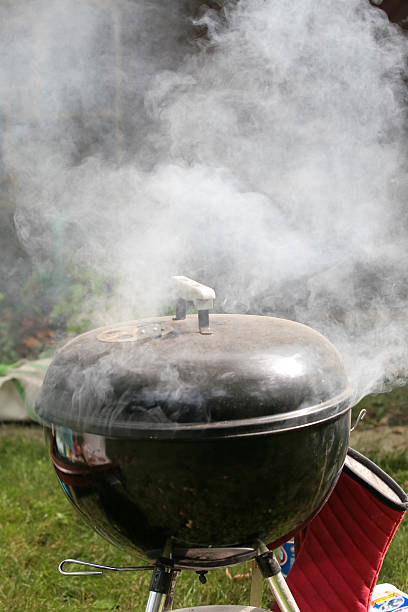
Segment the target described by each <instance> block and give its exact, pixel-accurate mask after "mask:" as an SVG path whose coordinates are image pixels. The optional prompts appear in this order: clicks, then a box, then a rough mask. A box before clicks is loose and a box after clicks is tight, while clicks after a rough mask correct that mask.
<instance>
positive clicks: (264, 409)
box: [36, 315, 350, 437]
mask: <svg viewBox="0 0 408 612" xmlns="http://www.w3.org/2000/svg"><path fill="white" fill-rule="evenodd" d="M211 331H212V333H211V334H210V335H202V334H200V333H199V332H198V328H197V317H196V316H194V315H191V316H188V317H187V318H186V319H185V320H180V321H176V320H173V319H172V318H171V317H159V318H153V319H146V320H144V321H130V322H126V323H120V324H119V325H115V326H110V327H104V328H100V329H96V330H94V331H91V332H88V333H85V334H82V335H80V336H78V337H77V338H75V339H74V340H72V341H71V342H69V343H68V344H67V345H66V346H65V347H63V348H62V349H61V350H60V351H59V352H58V353H57V354H56V356H55V358H54V360H53V362H52V364H51V365H50V367H49V369H48V371H47V374H46V377H45V380H44V384H43V388H42V391H41V394H40V397H39V400H38V402H37V409H36V410H37V414H38V415H39V417H40V418H41V419H42V420H43V421H44V422H45V423H47V424H56V425H63V426H67V427H70V428H72V429H74V430H76V431H87V432H91V433H99V434H102V435H110V436H121V437H122V436H124V437H135V436H143V437H146V436H153V437H169V436H170V437H174V436H184V435H198V436H200V435H202V433H203V431H205V435H206V437H208V436H209V435H219V434H220V433H221V434H222V435H242V434H245V433H256V432H258V433H261V432H266V431H281V430H287V429H292V428H297V427H304V426H307V425H310V424H313V423H317V422H320V421H325V420H328V419H331V418H334V417H335V416H337V415H338V414H341V413H343V412H345V411H346V410H348V409H349V407H350V398H349V390H348V385H347V378H346V375H345V372H344V368H343V364H342V361H341V358H340V356H339V354H338V352H337V351H336V349H335V348H334V346H333V345H332V344H331V343H330V342H329V341H328V340H327V339H326V338H324V337H323V336H322V335H321V334H319V333H318V332H316V331H315V330H313V329H311V328H310V327H307V326H305V325H302V324H300V323H295V322H293V321H287V320H284V319H277V318H273V317H260V316H252V315H212V317H211Z"/></svg>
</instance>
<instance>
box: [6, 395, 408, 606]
mask: <svg viewBox="0 0 408 612" xmlns="http://www.w3.org/2000/svg"><path fill="white" fill-rule="evenodd" d="M364 402H365V407H366V408H368V410H369V412H370V420H369V422H368V425H361V426H360V428H364V427H367V431H368V430H369V429H370V427H371V429H374V427H375V424H376V423H379V422H380V423H381V426H382V427H385V426H388V428H389V429H390V431H392V430H393V428H394V429H396V430H397V431H399V433H397V434H396V435H397V438H398V440H399V441H400V442H401V440H402V443H400V444H399V445H396V446H395V449H394V448H391V449H390V448H388V450H387V451H386V452H384V451H383V450H382V445H381V439H378V437H377V438H375V437H374V438H373V439H372V440H374V442H373V443H372V444H371V442H372V440H371V442H370V443H369V444H368V446H367V444H366V443H365V442H364V439H363V438H360V443H359V444H354V443H353V446H355V447H357V448H362V447H364V448H362V450H364V452H365V453H366V454H368V455H369V456H371V458H373V459H374V460H375V461H376V462H377V463H378V464H379V465H381V467H383V469H385V470H386V471H387V472H388V473H389V474H391V475H392V476H393V477H394V478H395V480H397V482H398V483H399V484H400V485H401V486H402V487H403V488H404V489H405V490H407V489H408V461H407V448H408V440H407V429H406V427H405V414H407V413H408V410H407V405H408V391H407V390H398V392H397V397H396V396H394V394H387V395H386V396H377V397H376V398H369V399H367V400H364ZM384 404H385V407H384ZM387 406H391V410H389V409H387ZM391 413H392V414H391ZM398 415H400V417H398ZM360 431H361V429H360ZM401 432H402V433H401ZM370 444H371V447H370ZM0 458H1V462H0V568H1V570H0V571H1V580H0V610H8V611H10V612H11V611H16V612H20V611H21V612H23V611H25V610H32V611H33V612H46V611H53V612H54V611H55V610H59V611H64V612H65V611H67V612H69V611H95V610H97V611H103V610H121V611H125V612H130V611H131V610H144V605H145V601H146V595H147V593H148V584H149V575H148V574H147V573H144V572H143V573H140V574H138V573H132V574H124V575H123V574H117V573H114V574H111V575H109V574H106V575H104V576H102V577H100V576H96V577H64V576H60V575H59V574H58V572H57V565H58V563H59V561H60V560H62V559H63V558H67V557H72V558H79V559H84V560H89V561H95V562H97V563H98V562H99V563H106V564H108V565H115V564H116V565H135V564H137V563H138V560H137V559H134V558H132V557H129V555H128V554H125V553H123V552H121V551H119V550H117V549H115V548H114V547H112V546H110V545H109V544H108V543H107V542H105V541H104V540H102V538H100V537H99V536H98V535H96V534H94V533H93V532H91V530H90V529H89V527H87V526H86V525H84V524H83V523H82V522H81V520H80V519H79V518H78V516H77V514H76V513H75V511H74V510H73V509H72V508H71V507H70V505H69V504H68V503H67V501H66V500H65V499H64V496H63V494H62V492H61V491H60V490H59V487H58V485H57V481H56V477H55V475H54V474H53V471H52V469H51V467H50V464H49V460H48V457H47V451H46V447H45V444H44V440H43V435H42V431H41V430H40V429H39V428H37V427H21V426H20V427H18V426H11V425H8V426H6V425H4V426H0ZM247 569H248V566H245V565H244V566H238V567H237V568H232V570H231V573H233V574H236V573H238V572H243V571H246V570H247ZM380 581H381V582H391V583H393V584H395V585H396V586H398V587H400V588H401V589H402V590H405V591H408V520H404V522H403V524H402V525H401V526H400V528H399V530H398V532H397V535H396V536H395V538H394V541H393V542H392V544H391V547H390V550H389V553H388V555H387V558H386V560H385V563H384V566H383V569H382V572H381V576H380ZM249 586H250V585H249V580H247V579H240V580H230V579H229V578H228V577H227V576H226V575H225V572H224V571H222V570H217V571H215V572H212V573H210V575H209V580H208V583H207V584H206V585H204V586H203V585H201V584H200V583H199V581H198V578H197V576H196V575H195V574H194V573H190V572H183V573H182V574H181V577H180V579H179V582H178V585H177V589H176V600H175V607H182V606H187V605H193V604H194V605H206V604H207V605H208V604H214V603H219V604H222V603H224V604H243V605H244V604H247V603H248V601H249ZM268 599H269V598H268V595H267V593H265V596H264V601H263V606H264V607H265V608H267V607H268Z"/></svg>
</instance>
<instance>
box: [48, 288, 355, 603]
mask: <svg viewBox="0 0 408 612" xmlns="http://www.w3.org/2000/svg"><path fill="white" fill-rule="evenodd" d="M174 283H175V286H176V287H177V289H176V293H177V296H178V300H177V307H176V316H175V317H154V318H150V319H145V320H143V321H131V322H126V323H121V324H118V325H114V326H109V327H105V328H100V329H97V330H93V331H91V332H88V333H85V334H82V335H80V336H78V337H77V338H75V339H74V340H71V341H70V342H69V343H68V344H67V345H66V346H65V347H63V348H62V349H61V350H60V351H58V353H57V354H56V356H55V358H54V360H53V362H52V363H51V365H50V367H49V369H48V371H47V374H46V377H45V380H44V385H43V388H42V391H41V394H40V397H39V400H38V403H37V408H36V410H37V414H38V416H39V417H40V418H41V420H42V421H43V423H44V425H45V426H46V427H47V431H48V437H49V443H50V455H51V459H52V462H53V465H54V468H55V471H56V473H57V476H58V478H59V481H60V483H61V486H62V488H63V490H64V491H65V493H66V495H67V496H68V498H69V500H70V501H71V503H72V504H73V505H74V506H75V507H76V508H77V510H79V512H80V513H81V515H82V517H83V518H84V519H85V520H86V521H87V522H88V523H89V524H90V525H91V526H92V527H93V528H94V529H96V531H97V532H98V533H100V534H101V535H102V536H103V537H105V538H106V539H107V540H108V541H110V542H112V543H114V544H116V545H118V546H120V547H122V548H125V549H128V550H129V549H130V550H132V551H133V552H134V553H135V555H136V556H138V557H140V558H142V559H145V560H147V561H148V562H149V563H151V564H152V566H154V567H155V573H156V578H155V580H157V581H158V582H159V584H160V581H162V582H163V580H164V581H165V582H166V584H167V586H166V588H165V589H164V590H165V591H166V589H167V590H168V588H169V584H170V582H171V580H172V576H174V575H176V574H177V572H178V571H180V570H182V569H190V570H194V571H196V572H198V573H199V574H200V576H201V577H202V578H203V576H204V574H205V573H206V572H207V571H208V570H210V569H214V568H220V567H227V566H231V565H234V564H236V563H240V562H242V561H246V560H249V559H253V558H255V557H256V558H259V556H260V555H262V554H263V553H262V547H263V546H264V545H263V544H262V542H268V543H271V544H272V546H273V547H276V546H278V545H279V544H281V543H283V542H285V541H287V540H288V539H290V537H292V536H293V535H294V534H295V533H297V532H298V531H299V530H300V529H301V528H302V527H303V526H304V525H306V524H307V523H308V522H309V521H310V520H311V518H312V517H313V516H314V515H315V514H316V513H317V512H318V511H319V509H320V507H321V506H322V505H323V504H324V502H325V500H326V499H327V497H328V495H329V494H330V492H331V490H332V489H333V487H334V485H335V483H336V481H337V478H338V476H339V474H340V471H341V469H342V466H343V463H344V460H345V456H346V452H347V448H348V442H349V432H350V412H351V394H350V390H349V388H348V382H347V377H346V374H345V371H344V367H343V364H342V361H341V358H340V356H339V354H338V352H337V351H336V349H335V348H334V346H333V345H332V344H331V343H330V342H329V341H328V340H327V339H326V338H324V337H323V336H322V335H321V334H320V333H318V332H316V331H315V330H313V329H311V328H310V327H307V326H305V325H302V324H300V323H295V322H293V321H287V320H283V319H277V318H274V317H262V316H254V315H234V314H211V315H210V310H211V308H212V303H213V299H214V297H215V294H214V292H213V290H212V289H210V288H209V287H206V286H204V285H201V284H199V283H196V282H195V281H192V280H191V279H188V278H186V277H174ZM188 302H193V303H194V305H195V306H196V308H197V311H198V315H187V314H186V310H187V305H188ZM263 552H265V550H263ZM268 554H269V553H268ZM268 563H271V564H272V565H273V564H274V561H273V559H269V560H268ZM265 571H267V570H265ZM160 576H161V577H160ZM163 577H164V578H163ZM269 577H270V576H269ZM269 577H268V578H269ZM160 588H161V590H162V591H163V587H162V586H161V587H160ZM152 593H153V595H152ZM154 593H156V595H154ZM157 593H158V591H155V590H153V591H152V592H151V598H152V597H153V600H154V601H155V600H157V597H159V596H157ZM163 595H165V593H164V594H163V593H161V594H160V597H159V599H160V598H162V597H163ZM160 601H161V599H160ZM152 605H153V604H152ZM154 605H155V604H154ZM154 605H153V607H150V608H149V607H148V610H149V611H150V610H155V609H156V608H155V607H154ZM157 609H159V608H157ZM289 609H296V608H289Z"/></svg>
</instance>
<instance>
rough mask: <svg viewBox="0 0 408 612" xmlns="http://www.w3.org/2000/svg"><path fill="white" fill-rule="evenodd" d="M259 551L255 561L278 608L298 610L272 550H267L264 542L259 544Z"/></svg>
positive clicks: (294, 611)
mask: <svg viewBox="0 0 408 612" xmlns="http://www.w3.org/2000/svg"><path fill="white" fill-rule="evenodd" d="M260 552H261V554H259V555H258V556H257V557H256V562H257V564H258V567H259V569H260V570H261V573H262V575H263V577H264V578H265V580H266V582H267V584H268V587H269V588H270V590H271V592H272V595H273V596H274V598H275V601H276V603H277V604H278V606H279V609H280V610H281V612H300V610H299V607H298V605H297V603H296V601H295V598H294V597H293V595H292V593H291V592H290V589H289V587H288V585H287V584H286V581H285V579H284V577H283V575H282V572H281V567H280V565H279V561H278V560H277V558H276V557H275V555H274V553H273V551H271V550H269V549H268V548H267V547H266V546H265V544H262V545H261V546H260Z"/></svg>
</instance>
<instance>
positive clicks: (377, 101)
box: [0, 0, 408, 398]
mask: <svg viewBox="0 0 408 612" xmlns="http://www.w3.org/2000/svg"><path fill="white" fill-rule="evenodd" d="M199 5H200V3H199V2H198V0H197V1H196V2H194V1H193V0H192V1H190V2H189V1H188V0H185V1H182V0H179V1H178V2H172V3H167V2H163V1H162V0H145V1H144V0H133V1H130V0H129V1H124V0H115V1H112V2H110V1H109V0H106V1H104V2H103V1H99V2H94V1H92V0H83V1H81V2H79V1H76V0H64V1H63V2H62V1H60V0H53V1H52V2H50V1H49V0H47V1H46V2H45V1H36V0H33V1H29V0H25V2H21V3H17V5H16V4H14V3H13V4H9V3H4V4H3V5H2V6H1V8H0V18H1V23H2V26H1V28H2V37H1V42H0V47H1V49H0V51H1V58H2V60H1V68H0V70H1V76H0V114H1V116H2V118H3V121H2V123H3V125H4V126H5V128H4V137H3V156H4V166H5V169H6V172H7V175H8V176H9V177H10V180H11V181H12V183H13V187H14V197H15V199H16V202H17V205H18V212H17V214H16V224H17V227H18V230H19V234H20V237H21V240H23V241H24V244H25V246H26V248H27V249H28V250H29V251H30V253H31V255H32V257H33V259H34V260H35V261H41V260H44V259H47V258H51V259H55V258H57V257H59V258H60V259H61V258H62V259H63V261H64V262H65V263H66V265H67V266H79V267H81V268H85V269H89V270H90V271H92V272H97V273H102V274H106V275H107V276H111V275H114V276H115V277H116V278H117V279H118V280H120V283H119V288H118V290H117V293H116V294H115V296H114V299H111V298H109V299H108V298H106V302H105V301H102V302H101V301H98V303H97V307H95V312H94V321H95V323H101V322H104V321H105V322H107V321H108V319H109V320H112V319H114V318H120V319H122V318H127V317H132V318H133V317H134V315H135V313H137V312H138V313H144V312H152V313H154V312H155V311H157V309H159V308H161V307H163V305H165V304H166V303H168V295H167V294H166V291H165V287H166V279H167V278H168V277H169V276H170V275H171V274H185V275H188V276H191V277H193V278H196V279H197V280H199V281H201V282H205V283H206V284H208V285H210V286H214V287H215V289H216V291H217V295H218V296H219V301H218V303H217V307H218V309H220V308H222V309H224V311H228V312H253V313H265V314H277V315H286V316H289V317H292V318H295V319H297V320H300V321H302V322H304V323H307V324H310V325H312V326H314V327H315V328H317V329H319V331H321V332H323V333H324V334H326V335H327V336H328V337H329V338H330V339H331V340H332V341H333V342H334V343H335V344H336V346H337V348H338V349H339V350H340V352H341V353H342V355H343V358H344V360H345V363H346V366H347V369H348V373H349V375H350V378H351V380H352V383H353V386H354V389H355V397H356V398H357V397H361V396H362V395H364V394H366V393H368V392H371V391H375V390H379V389H381V388H382V386H383V385H384V382H385V381H394V382H396V381H398V380H402V379H403V378H404V377H405V376H406V375H407V366H406V364H407V363H408V349H407V346H408V344H407V340H408V334H407V332H406V331H405V330H406V327H407V326H406V306H407V295H408V291H407V290H406V281H407V272H406V270H407V269H408V256H407V246H406V231H407V226H408V219H407V213H406V207H405V202H406V196H407V192H408V189H407V187H408V185H407V180H406V167H407V150H406V132H405V130H406V91H405V84H404V81H403V74H404V70H405V68H406V57H407V39H406V38H405V37H404V36H403V34H402V32H401V31H400V30H399V28H398V27H396V26H394V25H391V24H390V23H389V22H388V19H387V17H386V15H385V14H384V13H383V12H382V11H380V10H378V9H376V8H374V7H372V6H371V5H370V4H369V2H368V1H366V0H329V1H327V2H323V3H322V2H316V1H315V0H314V1H312V0H291V1H288V0H251V1H247V2H246V1H241V2H234V1H231V2H227V3H226V4H225V5H224V7H223V8H222V9H221V10H215V9H210V8H208V7H205V6H201V8H199ZM194 20H195V21H194ZM193 22H194V23H193ZM200 32H201V33H202V34H203V35H202V36H201V37H198V38H197V35H198V33H200ZM205 32H206V33H205ZM166 300H167V302H166Z"/></svg>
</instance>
